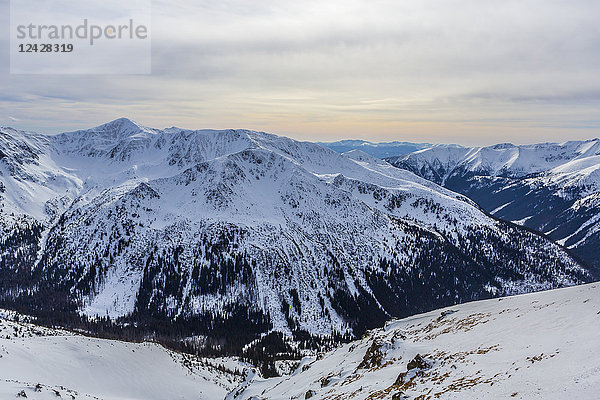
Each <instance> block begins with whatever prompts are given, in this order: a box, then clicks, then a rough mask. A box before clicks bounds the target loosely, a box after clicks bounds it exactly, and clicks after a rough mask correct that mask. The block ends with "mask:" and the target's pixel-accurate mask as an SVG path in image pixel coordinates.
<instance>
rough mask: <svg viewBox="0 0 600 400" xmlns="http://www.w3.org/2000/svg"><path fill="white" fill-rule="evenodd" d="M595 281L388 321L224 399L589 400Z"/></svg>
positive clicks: (595, 344) (599, 379)
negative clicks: (279, 374)
mask: <svg viewBox="0 0 600 400" xmlns="http://www.w3.org/2000/svg"><path fill="white" fill-rule="evenodd" d="M598 332H600V284H588V285H584V286H578V287H573V288H567V289H558V290H552V291H548V292H541V293H535V294H528V295H521V296H515V297H508V298H501V299H494V300H486V301H479V302H474V303H468V304H462V305H458V306H455V307H451V308H446V309H441V310H436V311H433V312H430V313H427V314H421V315H416V316H413V317H410V318H406V319H402V320H397V321H392V322H390V323H388V324H387V325H386V327H385V328H384V329H378V330H375V331H372V332H370V333H369V334H368V335H366V336H365V337H364V338H363V339H362V340H360V341H357V342H352V343H349V344H346V345H344V346H341V347H340V348H338V349H336V350H335V351H332V352H330V353H328V354H325V355H324V356H321V357H318V358H314V357H313V358H305V359H304V360H302V361H301V362H300V364H299V365H298V367H297V369H296V370H295V372H294V373H293V374H291V375H290V376H284V377H280V378H271V379H261V378H260V377H255V378H254V379H253V380H252V381H251V382H250V383H249V384H247V385H245V386H241V387H240V388H238V389H237V390H235V391H234V392H232V393H231V394H230V395H229V397H228V399H230V400H233V399H238V400H241V399H257V400H258V399H290V398H292V399H305V398H311V399H357V400H358V399H394V400H396V399H416V398H418V399H482V398H489V399H501V398H502V399H504V398H516V399H544V400H549V399H556V400H563V399H590V400H591V399H595V398H597V397H598V393H599V392H600V356H599V354H600V341H599V340H598Z"/></svg>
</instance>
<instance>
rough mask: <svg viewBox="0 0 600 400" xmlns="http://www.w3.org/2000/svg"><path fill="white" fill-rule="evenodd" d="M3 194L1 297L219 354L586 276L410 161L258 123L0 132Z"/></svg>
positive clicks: (550, 247) (124, 124)
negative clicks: (265, 336)
mask: <svg viewBox="0 0 600 400" xmlns="http://www.w3.org/2000/svg"><path fill="white" fill-rule="evenodd" d="M450 150H451V151H464V149H461V148H452V149H450ZM423 151H424V152H427V150H423ZM413 154H418V153H413ZM413 157H414V156H413ZM406 160H407V164H406V166H408V165H411V164H410V160H412V158H410V157H409V158H407V159H406ZM394 161H395V163H396V164H397V165H402V164H401V162H400V160H399V159H396V160H394ZM416 172H419V170H417V171H416ZM422 175H425V176H427V174H422ZM427 177H428V178H430V176H427ZM441 183H444V184H447V182H446V180H444V181H443V182H441ZM0 188H1V190H0V303H1V304H2V305H4V306H5V307H17V308H19V309H21V310H27V311H28V312H36V313H45V315H48V314H50V315H61V316H62V317H61V318H62V319H63V320H68V319H69V318H71V317H69V315H77V314H78V313H81V314H84V315H89V316H102V317H103V316H109V317H111V318H112V319H117V318H120V320H121V321H122V322H123V323H127V324H130V323H131V324H134V325H135V326H141V325H144V326H148V327H150V328H151V329H155V330H156V329H158V327H161V332H163V333H164V332H170V331H169V329H175V328H174V326H175V325H172V324H174V323H176V324H177V325H176V329H177V332H178V334H183V333H182V332H184V331H185V332H184V333H185V334H186V335H195V337H201V338H209V339H210V338H213V339H214V338H218V339H219V340H220V342H219V347H220V348H223V346H224V344H223V343H224V341H227V340H234V339H232V337H233V336H236V335H237V336H236V338H238V339H236V340H239V342H240V343H238V344H239V346H242V345H243V344H245V343H247V342H248V341H250V340H252V339H254V338H256V337H258V335H260V334H262V333H265V332H269V331H277V332H282V333H284V334H287V335H291V336H293V337H294V338H296V339H297V340H304V342H305V343H308V342H307V338H310V337H313V338H314V337H332V336H335V335H359V334H361V333H362V332H364V331H365V330H366V329H368V328H372V327H376V326H381V325H382V324H383V323H384V321H386V320H388V319H389V318H391V317H402V316H407V315H410V314H414V313H418V312H422V311H426V310H430V309H433V308H436V307H442V306H447V305H451V304H455V303H459V302H464V301H470V300H476V299H481V298H488V297H494V296H500V295H506V294H516V293H524V292H530V291H535V290H541V289H549V288H555V287H561V286H569V285H574V284H579V283H582V282H586V281H589V280H590V279H591V275H590V273H589V272H588V271H587V270H586V269H585V267H584V266H583V265H581V264H580V263H579V262H578V261H577V260H575V259H574V258H572V256H571V255H570V254H569V253H568V252H567V251H565V250H564V249H563V248H562V247H561V246H559V245H556V244H554V243H553V242H551V241H550V240H548V239H547V238H546V237H544V236H542V235H539V234H537V233H534V232H532V231H530V230H528V229H523V228H521V227H519V226H516V225H514V224H511V223H506V222H503V221H500V220H497V219H494V218H492V217H490V216H489V215H488V214H487V213H485V212H484V211H483V210H481V209H480V208H479V206H478V205H477V204H475V203H474V202H472V201H471V200H469V199H468V198H466V197H465V196H463V195H461V194H457V193H454V192H452V191H450V190H448V189H445V188H443V187H440V186H438V184H436V183H434V182H431V181H429V180H427V179H423V178H421V177H418V176H417V175H415V174H413V173H412V172H409V171H405V170H402V169H399V168H395V167H393V166H392V165H390V164H389V163H387V162H385V161H383V160H380V159H377V158H375V157H372V156H370V155H368V154H366V153H365V152H362V151H358V150H353V151H350V152H348V153H345V154H343V155H341V154H338V153H336V152H334V151H333V150H331V149H328V148H325V147H323V146H320V145H317V144H313V143H306V142H297V141H294V140H292V139H288V138H284V137H279V136H275V135H271V134H267V133H262V132H254V131H247V130H224V131H213V130H199V131H194V130H185V129H180V128H168V129H153V128H148V127H145V126H142V125H139V124H137V123H135V122H133V121H130V120H128V119H119V120H116V121H112V122H109V123H107V124H104V125H102V126H99V127H96V128H92V129H87V130H81V131H76V132H68V133H62V134H59V135H54V136H49V135H42V134H37V133H31V132H23V131H19V130H15V129H12V128H1V129H0ZM168 323H170V324H171V325H168ZM165 324H167V325H165ZM165 326H170V328H168V327H167V328H165ZM239 348H241V347H239Z"/></svg>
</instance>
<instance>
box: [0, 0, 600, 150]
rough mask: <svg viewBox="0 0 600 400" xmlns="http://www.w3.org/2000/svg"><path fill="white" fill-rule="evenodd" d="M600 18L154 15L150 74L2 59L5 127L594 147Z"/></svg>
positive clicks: (594, 5)
mask: <svg viewBox="0 0 600 400" xmlns="http://www.w3.org/2000/svg"><path fill="white" fill-rule="evenodd" d="M61 1H63V2H64V1H71V0H61ZM28 3H31V4H37V3H40V7H42V6H43V5H44V4H45V3H43V2H42V1H41V0H28ZM77 4H78V7H79V8H81V10H79V11H81V12H84V13H85V12H86V10H87V12H89V13H91V14H94V12H93V11H90V10H93V9H94V8H93V7H95V6H93V5H92V3H82V2H79V3H77ZM0 7H1V8H0V9H3V10H4V11H5V12H3V13H0V22H2V24H1V25H2V28H0V29H1V32H4V33H5V34H4V35H1V36H0V37H2V39H0V46H4V47H5V48H7V47H8V37H9V36H10V35H9V25H10V24H9V17H10V13H9V2H8V1H3V2H2V3H0ZM103 7H116V8H119V7H125V6H124V5H122V4H120V3H119V2H117V1H116V0H108V1H107V2H105V3H103ZM46 8H47V5H46ZM48 12H49V16H50V17H53V18H54V19H52V20H51V21H54V22H56V20H58V21H60V19H59V18H58V17H54V14H53V13H56V14H58V13H59V10H58V8H57V9H55V10H50V11H48ZM599 14H600V3H598V2H597V1H591V0H576V1H573V2H568V3H566V2H563V1H541V0H534V1H532V2H527V3H522V2H517V1H507V2H502V3H497V2H492V1H489V0H488V1H478V2H472V1H469V0H459V1H458V2H455V3H453V4H448V3H447V2H441V1H436V0H427V1H422V2H418V3H417V2H402V3H398V2H393V1H389V0H381V1H377V2H365V1H363V0H351V1H344V2H342V1H341V0H332V1H328V2H319V1H313V0H310V1H307V2H303V3H294V2H291V1H287V0H285V1H277V2H276V1H273V0H261V1H258V2H255V3H253V4H252V5H251V6H250V5H248V4H247V3H245V2H242V1H240V0H228V1H226V2H218V3H215V2H208V1H201V2H191V1H189V0H177V1H175V2H166V1H164V0H154V2H153V5H152V25H151V33H152V35H151V36H152V52H151V56H152V57H151V67H152V71H151V72H152V73H151V74H149V75H98V74H96V75H82V74H79V75H76V74H69V73H68V71H67V72H66V73H65V74H64V75H52V74H38V75H35V74H34V75H19V74H10V73H9V69H8V61H9V60H8V56H9V52H8V51H7V52H3V53H2V54H1V55H0V61H3V63H2V64H3V65H4V66H3V69H2V70H0V75H1V77H0V85H1V86H2V87H3V91H2V95H0V125H15V124H17V125H18V126H19V127H20V128H25V129H27V130H34V131H40V130H42V129H43V130H44V131H45V132H46V133H48V132H59V131H68V130H72V129H76V128H80V127H82V126H95V125H98V124H99V123H101V122H102V121H109V120H111V119H114V117H115V115H120V114H126V115H131V116H133V118H134V119H136V120H139V121H141V122H142V123H144V124H145V125H149V126H167V125H169V124H175V125H179V126H183V127H191V128H194V127H198V126H204V127H214V128H227V127H232V126H242V127H246V128H249V129H253V130H258V131H265V132H276V133H277V134H280V135H284V136H288V137H292V138H295V139H298V140H309V141H337V140H341V139H347V138H357V139H358V138H360V139H364V140H368V141H371V142H381V141H393V140H397V141H406V142H417V143H420V142H426V143H460V144H463V145H467V146H480V145H491V144H494V143H501V142H512V143H539V142H564V141H569V140H584V139H586V138H590V137H598V136H600V133H599V132H600V118H599V116H598V109H599V108H600V75H599V74H598V73H597V71H598V70H599V69H600V51H599V50H600V39H599V38H600V28H598V24H597V21H596V19H597V18H596V16H597V15H599ZM94 15H95V14H94Z"/></svg>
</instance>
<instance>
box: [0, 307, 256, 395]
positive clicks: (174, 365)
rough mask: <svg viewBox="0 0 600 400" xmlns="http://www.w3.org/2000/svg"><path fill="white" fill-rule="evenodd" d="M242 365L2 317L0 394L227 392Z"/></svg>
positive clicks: (238, 378)
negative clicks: (236, 371)
mask: <svg viewBox="0 0 600 400" xmlns="http://www.w3.org/2000/svg"><path fill="white" fill-rule="evenodd" d="M218 366H223V367H225V368H221V369H220V370H219V369H217V367H218ZM245 368H246V367H245V366H244V365H243V364H241V363H239V362H237V361H235V360H234V359H201V358H197V357H195V356H190V355H185V354H180V353H175V352H172V351H169V350H167V349H165V348H163V347H162V346H160V345H157V344H154V343H139V344H137V343H126V342H120V341H115V340H106V339H96V338H90V337H85V336H81V335H77V334H73V333H70V332H66V331H61V330H55V329H48V328H43V327H38V326H36V325H33V324H30V323H23V322H14V321H12V320H11V319H10V318H9V319H4V318H0V398H2V399H12V398H18V394H19V393H21V392H23V393H24V394H25V395H26V397H27V398H28V399H56V398H62V399H73V400H79V399H81V400H83V399H98V400H125V399H126V400H151V399H156V400H164V399H182V400H183V399H190V400H191V399H194V400H198V399H206V400H213V399H222V398H223V397H225V395H226V394H227V392H229V391H231V390H233V389H234V388H235V387H236V386H237V385H239V384H240V383H241V382H242V381H243V380H244V377H243V375H242V374H241V373H240V374H235V373H234V371H235V370H236V369H237V370H238V371H243V370H244V369H245ZM227 371H231V372H227Z"/></svg>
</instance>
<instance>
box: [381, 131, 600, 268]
mask: <svg viewBox="0 0 600 400" xmlns="http://www.w3.org/2000/svg"><path fill="white" fill-rule="evenodd" d="M389 161H390V162H391V163H392V164H393V165H395V166H397V167H399V168H403V169H406V170H409V171H412V172H414V173H416V174H418V175H420V176H422V177H424V178H427V179H429V180H431V181H433V182H436V183H439V184H442V185H444V186H445V187H447V188H449V189H451V190H454V191H456V192H459V193H462V194H464V195H466V196H469V197H470V198H472V199H473V200H475V201H476V202H477V203H478V204H480V205H481V206H482V207H483V208H485V209H486V210H487V211H489V212H491V213H493V214H494V215H496V216H498V217H500V218H503V219H508V220H511V221H514V222H516V223H518V224H522V225H525V226H527V227H529V228H533V229H535V230H538V231H541V232H544V233H546V234H548V235H549V236H550V237H551V238H552V239H554V240H556V241H557V242H559V243H560V244H562V245H565V246H567V247H568V248H570V249H572V250H573V251H574V252H575V254H577V255H578V256H579V257H581V258H582V259H584V260H585V261H586V262H587V263H589V264H590V265H593V266H595V267H596V268H600V261H599V260H600V257H598V252H597V248H598V245H599V244H600V227H599V225H598V224H597V223H596V222H597V221H598V218H600V202H599V201H598V197H599V195H600V140H598V139H593V140H588V141H579V142H576V141H574V142H565V143H542V144H536V145H526V146H515V145H512V144H500V145H495V146H490V147H480V148H459V149H448V148H432V149H425V150H421V151H417V152H414V153H411V154H408V155H405V156H400V157H394V158H390V159H389ZM599 271H600V270H599Z"/></svg>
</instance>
